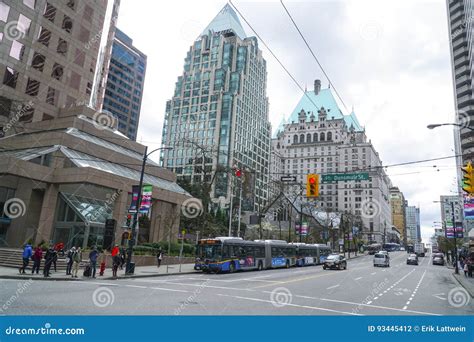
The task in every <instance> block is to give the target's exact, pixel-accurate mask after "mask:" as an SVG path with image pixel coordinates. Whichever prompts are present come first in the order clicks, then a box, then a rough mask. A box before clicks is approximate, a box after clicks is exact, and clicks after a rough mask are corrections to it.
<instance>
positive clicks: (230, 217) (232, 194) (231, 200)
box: [228, 174, 234, 237]
mask: <svg viewBox="0 0 474 342" xmlns="http://www.w3.org/2000/svg"><path fill="white" fill-rule="evenodd" d="M232 184H233V177H232V174H231V176H230V205H229V234H228V235H229V237H231V236H232V204H233V200H234V192H233V191H232Z"/></svg>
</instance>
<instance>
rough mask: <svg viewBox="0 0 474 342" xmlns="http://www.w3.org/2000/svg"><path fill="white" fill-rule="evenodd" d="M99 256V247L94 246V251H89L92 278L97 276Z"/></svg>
mask: <svg viewBox="0 0 474 342" xmlns="http://www.w3.org/2000/svg"><path fill="white" fill-rule="evenodd" d="M98 257H99V252H98V251H97V247H95V246H94V247H92V251H91V252H90V253H89V261H90V266H91V271H92V278H95V272H96V269H97V258H98Z"/></svg>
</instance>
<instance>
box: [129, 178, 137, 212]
mask: <svg viewBox="0 0 474 342" xmlns="http://www.w3.org/2000/svg"><path fill="white" fill-rule="evenodd" d="M138 189H139V187H138V185H133V186H132V203H131V204H130V208H128V212H129V213H136V212H137V206H138Z"/></svg>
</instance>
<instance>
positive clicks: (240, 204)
mask: <svg viewBox="0 0 474 342" xmlns="http://www.w3.org/2000/svg"><path fill="white" fill-rule="evenodd" d="M242 177H243V176H240V194H239V219H238V224H237V237H240V217H241V215H242V181H243V180H242Z"/></svg>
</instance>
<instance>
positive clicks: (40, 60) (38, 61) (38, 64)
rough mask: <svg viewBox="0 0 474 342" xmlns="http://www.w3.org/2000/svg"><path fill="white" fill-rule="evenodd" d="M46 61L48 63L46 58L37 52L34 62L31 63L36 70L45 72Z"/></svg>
mask: <svg viewBox="0 0 474 342" xmlns="http://www.w3.org/2000/svg"><path fill="white" fill-rule="evenodd" d="M45 61H46V57H44V56H43V55H42V54H40V53H38V52H35V53H34V55H33V60H32V61H31V66H32V67H33V68H34V69H36V70H39V71H41V72H43V68H44V62H45Z"/></svg>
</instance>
